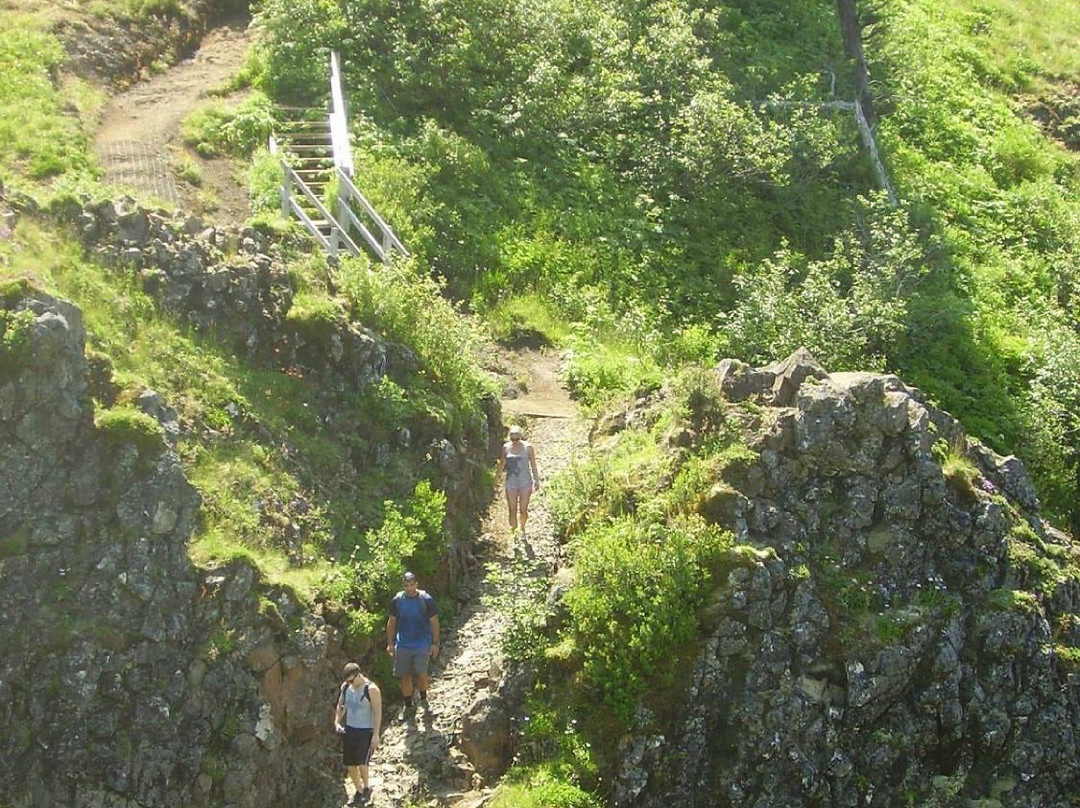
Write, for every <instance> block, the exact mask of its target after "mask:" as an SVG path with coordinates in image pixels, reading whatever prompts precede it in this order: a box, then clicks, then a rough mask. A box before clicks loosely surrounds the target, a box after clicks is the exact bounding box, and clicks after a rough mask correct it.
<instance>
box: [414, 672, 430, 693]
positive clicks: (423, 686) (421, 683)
mask: <svg viewBox="0 0 1080 808" xmlns="http://www.w3.org/2000/svg"><path fill="white" fill-rule="evenodd" d="M427 688H428V675H427V674H426V673H418V674H416V689H417V690H419V691H420V692H421V693H427Z"/></svg>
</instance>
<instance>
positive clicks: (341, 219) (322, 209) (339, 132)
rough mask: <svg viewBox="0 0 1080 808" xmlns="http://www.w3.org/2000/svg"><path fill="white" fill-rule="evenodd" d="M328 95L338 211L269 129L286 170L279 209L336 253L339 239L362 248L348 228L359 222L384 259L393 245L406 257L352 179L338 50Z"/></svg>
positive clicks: (332, 57) (354, 251)
mask: <svg viewBox="0 0 1080 808" xmlns="http://www.w3.org/2000/svg"><path fill="white" fill-rule="evenodd" d="M330 99H331V105H330V113H329V115H328V118H327V121H328V124H329V128H330V143H331V147H332V149H333V158H334V177H335V178H336V179H337V183H338V192H337V201H336V206H337V209H338V212H337V216H334V215H333V214H331V213H330V211H328V210H327V209H326V206H325V205H323V203H322V202H321V201H320V200H319V198H318V197H317V196H316V195H315V194H314V193H313V192H312V190H311V188H309V187H308V185H307V183H306V182H305V181H304V179H303V178H302V177H301V176H300V174H299V173H298V172H297V171H296V170H295V169H293V168H292V166H290V165H289V164H288V162H286V160H285V157H284V155H283V152H282V149H281V148H280V146H279V144H278V142H277V140H276V139H275V138H274V136H273V135H271V136H270V139H269V142H268V146H269V149H270V153H271V154H274V155H278V157H279V160H280V162H281V167H282V171H283V172H284V176H283V180H282V184H281V213H282V215H283V216H285V217H286V218H288V217H289V215H290V214H292V215H295V216H296V217H297V218H298V219H299V220H300V222H301V224H303V226H304V228H305V229H306V230H307V231H308V232H309V233H311V234H312V235H313V236H314V237H315V239H316V240H317V241H318V242H319V244H321V245H322V246H323V248H324V249H326V251H327V252H329V253H330V254H331V255H334V254H336V253H337V249H338V244H339V242H340V243H342V244H344V246H345V249H346V250H348V251H349V252H350V253H351V254H352V255H359V254H360V248H359V247H358V246H357V245H356V242H355V241H353V239H352V238H351V237H350V236H349V228H350V227H355V228H356V229H357V230H358V231H360V235H361V236H363V238H364V242H365V243H367V245H368V246H369V247H371V250H372V252H374V253H375V255H376V256H377V257H378V259H379V260H380V261H383V262H384V263H388V262H389V261H390V250H391V249H396V250H397V251H398V252H400V253H401V254H402V255H404V256H405V257H408V256H409V251H408V250H407V249H405V245H404V244H402V243H401V239H399V238H398V237H397V235H396V234H395V233H394V231H393V230H392V229H391V228H390V225H388V224H387V223H386V221H385V220H384V219H383V218H382V217H381V216H380V215H379V214H378V212H377V211H376V210H375V208H374V207H373V206H372V204H371V203H370V202H368V200H367V198H366V197H365V196H364V195H363V194H362V193H360V190H359V189H358V188H357V187H356V184H355V183H354V182H353V172H354V165H353V157H352V147H351V146H350V144H349V120H348V115H347V114H346V108H345V93H344V92H343V90H342V81H341V60H340V57H339V56H338V54H337V53H336V52H331V54H330ZM293 186H295V187H296V188H297V189H299V191H300V193H301V194H303V195H304V196H305V197H306V198H307V200H308V201H309V202H310V203H311V205H312V206H313V207H314V208H315V210H317V211H318V213H319V215H320V216H322V217H323V219H324V220H325V222H326V224H327V225H328V226H329V227H330V235H329V236H327V235H326V234H324V233H322V232H321V231H320V230H319V228H318V227H317V226H316V224H315V222H313V221H312V219H311V217H310V216H308V214H307V212H306V211H305V210H304V208H302V207H301V206H300V204H299V203H298V202H297V200H296V198H295V195H294V194H293V192H292V188H293ZM353 201H355V202H356V203H357V204H358V205H359V206H360V208H361V209H362V210H363V212H364V213H365V214H367V216H368V218H369V219H370V220H371V222H373V223H374V228H371V227H369V226H368V225H366V224H365V223H364V222H363V221H361V219H360V217H359V216H357V214H356V211H354V210H353V209H352V207H351V203H352V202H353ZM372 230H376V231H378V235H377V236H376V234H375V233H373V232H372Z"/></svg>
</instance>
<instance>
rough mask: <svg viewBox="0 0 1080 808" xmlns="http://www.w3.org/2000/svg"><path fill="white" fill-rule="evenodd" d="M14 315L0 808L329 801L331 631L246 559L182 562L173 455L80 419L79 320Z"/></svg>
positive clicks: (42, 302)
mask: <svg viewBox="0 0 1080 808" xmlns="http://www.w3.org/2000/svg"><path fill="white" fill-rule="evenodd" d="M11 305H14V307H15V308H16V309H17V310H20V311H29V312H31V313H32V315H33V320H32V322H31V323H30V326H29V330H28V343H27V345H26V346H25V349H24V351H23V353H22V357H21V361H19V362H17V363H14V364H13V365H11V366H10V367H9V366H8V365H5V366H4V367H5V368H8V369H7V370H5V372H4V373H3V374H2V375H0V577H2V580H3V586H2V587H0V727H2V730H0V804H4V805H17V806H24V805H26V806H29V805H34V806H46V805H69V806H73V807H74V808H91V806H94V807H97V806H169V805H189V806H210V805H214V806H219V805H236V806H262V805H299V804H305V805H319V804H322V802H323V801H324V800H330V801H333V799H334V798H335V796H337V795H339V794H340V787H339V786H338V785H337V784H336V783H334V782H333V781H331V780H327V779H324V778H323V777H322V776H321V775H317V774H316V775H313V772H315V773H317V772H320V771H322V770H323V769H324V768H328V766H327V760H328V756H332V755H333V754H334V749H335V744H334V740H333V737H332V734H331V733H328V732H326V731H325V730H326V726H327V724H328V713H329V707H328V705H327V703H326V701H327V697H326V694H327V693H331V692H332V691H333V687H334V681H335V675H334V671H332V670H331V662H330V661H329V659H330V658H335V663H334V664H333V667H334V668H336V667H337V663H336V659H337V658H338V657H337V656H336V655H337V654H339V653H340V644H341V637H340V634H339V632H338V631H337V630H336V629H334V628H332V627H330V626H328V625H326V624H325V622H324V621H323V620H322V619H321V617H319V616H318V615H313V614H310V613H308V612H306V611H304V610H302V609H301V608H300V606H299V604H297V603H295V602H294V601H293V599H292V598H291V596H289V595H288V594H287V593H285V592H277V591H272V590H271V591H268V590H267V588H266V587H265V586H264V585H262V584H261V583H260V582H259V581H258V580H257V576H256V574H255V572H254V570H253V568H252V567H250V566H249V565H248V564H246V563H235V564H232V565H230V566H228V567H224V568H221V569H218V570H211V571H206V572H201V571H199V570H196V569H195V568H194V567H193V566H192V564H191V562H190V560H189V557H188V553H187V541H188V539H189V537H190V535H191V533H192V531H193V529H194V526H195V522H196V519H197V517H198V510H199V505H200V498H199V495H198V493H197V492H196V491H195V489H194V488H193V487H192V486H191V484H190V483H189V482H188V481H187V479H186V478H185V476H184V474H183V472H182V470H181V468H180V465H179V459H178V457H177V456H176V454H175V452H174V451H173V450H172V449H170V448H168V447H166V446H162V447H160V448H159V449H158V450H157V451H156V452H154V453H151V454H149V455H147V456H142V455H140V452H145V451H147V450H145V449H140V448H139V446H137V445H136V444H134V443H126V442H119V443H118V442H117V440H116V439H115V438H111V439H108V438H106V437H105V436H103V435H102V433H101V432H100V431H99V430H97V429H96V428H95V426H94V418H93V409H92V403H91V400H90V396H89V392H88V384H87V367H86V361H85V359H84V356H83V341H84V334H83V329H82V318H81V315H80V313H79V311H78V310H77V309H76V308H75V307H73V306H71V305H69V304H67V303H63V302H61V301H57V300H54V299H52V298H50V297H49V296H47V295H45V294H43V293H33V292H31V293H29V294H28V295H27V296H25V297H24V298H23V299H21V300H18V301H15V302H14V303H13V304H11ZM137 403H138V405H139V406H140V407H142V408H143V409H144V411H146V412H148V413H149V414H151V415H153V416H154V417H156V418H158V419H159V420H160V421H162V423H163V424H164V425H166V426H167V425H168V424H169V423H170V419H171V421H172V422H174V421H175V412H174V411H172V410H171V408H169V407H168V406H167V405H166V404H165V403H164V402H162V401H161V399H160V397H159V396H157V395H156V394H153V393H149V394H147V395H144V396H143V397H142V398H141V399H140V400H139V402H137ZM267 599H269V600H270V601H272V602H273V603H274V605H275V610H276V611H275V610H270V611H275V614H274V615H273V617H272V616H271V615H268V614H266V612H267V611H268V610H266V609H260V600H263V601H265V600H267Z"/></svg>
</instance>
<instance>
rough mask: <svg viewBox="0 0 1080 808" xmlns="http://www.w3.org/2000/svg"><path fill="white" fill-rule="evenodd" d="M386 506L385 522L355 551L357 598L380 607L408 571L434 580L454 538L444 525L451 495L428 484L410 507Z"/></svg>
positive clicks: (422, 485) (352, 560)
mask: <svg viewBox="0 0 1080 808" xmlns="http://www.w3.org/2000/svg"><path fill="white" fill-rule="evenodd" d="M384 506H385V514H386V515H385V518H384V519H383V523H382V524H381V525H380V526H379V527H378V528H376V529H374V530H370V531H368V532H367V534H366V535H365V536H364V545H363V546H357V547H356V548H354V550H353V553H352V557H351V558H350V564H351V565H352V566H353V568H354V570H355V573H356V578H355V584H354V590H353V591H354V594H355V599H356V600H357V601H358V602H360V603H362V604H366V605H368V606H371V607H372V608H375V609H378V608H380V607H381V605H382V604H383V602H384V601H385V599H386V597H388V595H389V594H391V593H393V592H394V591H396V589H397V587H398V585H399V583H400V581H401V576H402V574H403V573H404V572H405V570H407V569H411V570H413V571H414V572H416V573H417V575H419V576H420V577H421V578H425V577H430V576H431V575H432V574H433V573H434V572H435V570H436V569H437V568H438V564H439V562H440V561H441V560H442V557H443V555H444V554H445V552H446V548H447V538H448V537H447V534H446V530H445V529H444V527H443V522H444V520H445V518H446V494H445V493H443V492H442V491H439V490H437V489H435V488H433V487H432V485H431V483H429V482H428V481H427V480H421V481H420V482H418V483H417V484H416V487H415V488H414V489H413V495H412V498H411V499H410V500H409V501H408V502H407V503H405V504H404V505H398V504H397V503H395V502H393V501H389V500H388V501H387V502H385V503H384Z"/></svg>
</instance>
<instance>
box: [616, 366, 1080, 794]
mask: <svg viewBox="0 0 1080 808" xmlns="http://www.w3.org/2000/svg"><path fill="white" fill-rule="evenodd" d="M717 381H718V384H719V386H720V387H721V388H722V390H723V391H724V394H725V396H726V397H728V400H729V401H732V402H741V401H751V402H755V404H756V407H757V408H758V411H760V410H761V409H762V408H763V412H764V415H762V416H761V418H760V421H759V422H760V423H761V424H763V425H762V426H761V427H760V429H759V430H758V431H757V432H755V433H754V434H753V435H748V440H749V441H750V445H751V448H753V449H755V450H757V451H758V452H759V453H760V454H759V460H758V462H757V465H756V468H755V469H753V470H752V471H751V472H747V471H746V470H745V469H743V470H741V471H740V473H739V474H738V475H737V476H735V477H732V478H730V479H729V478H723V479H718V480H717V481H716V490H718V491H719V490H722V491H723V492H724V495H723V497H722V498H720V499H717V500H716V501H713V500H707V501H706V503H705V505H704V506H703V507H704V511H703V512H705V513H707V515H708V517H709V518H711V519H713V520H715V521H717V522H719V523H720V524H722V525H723V526H725V527H727V528H729V529H731V530H732V531H733V532H734V533H735V535H736V536H737V537H738V539H739V540H741V541H744V542H746V543H748V544H750V545H752V546H753V547H754V548H756V552H753V553H750V552H744V553H738V554H734V555H733V558H732V560H731V565H730V568H729V570H728V573H727V575H726V578H725V579H724V580H723V582H722V583H721V586H720V590H719V591H718V592H717V593H715V594H714V596H713V598H712V602H713V603H714V604H719V606H714V607H710V610H709V611H708V613H707V614H706V615H705V616H704V617H703V624H704V625H705V627H706V632H707V636H706V637H705V639H704V640H703V642H702V651H701V653H700V655H699V657H698V658H697V660H696V665H695V668H694V674H693V678H692V683H691V684H690V686H689V687H688V689H687V691H686V693H685V703H684V704H683V706H682V708H681V715H680V717H679V718H678V719H677V720H675V721H674V722H673V723H671V724H668V725H665V726H656V725H655V723H651V724H650V723H646V725H644V726H642V727H641V728H640V729H639V730H638V731H637V732H636V733H635V734H634V735H633V736H630V737H628V738H627V739H625V740H624V742H623V745H622V749H623V761H622V766H621V775H620V780H619V782H618V783H617V784H616V787H615V789H614V794H615V801H616V804H618V805H626V806H644V807H647V808H662V807H663V808H667V806H672V805H678V806H681V807H682V808H702V807H704V806H710V807H711V806H733V807H734V806H746V807H747V808H750V807H751V806H753V807H754V808H758V807H761V806H796V805H807V806H810V805H813V806H819V805H820V806H880V807H881V808H892V806H900V805H931V804H933V805H942V806H946V805H948V806H973V805H980V806H1002V807H1004V808H1021V807H1022V808H1037V806H1041V807H1044V808H1045V807H1049V806H1055V807H1057V806H1060V807H1061V808H1064V806H1066V805H1069V804H1071V803H1072V802H1073V801H1075V798H1076V795H1077V794H1080V754H1078V753H1080V668H1078V667H1077V662H1076V659H1077V658H1080V647H1078V646H1077V639H1078V636H1077V635H1078V634H1080V632H1077V631H1075V630H1072V629H1071V627H1075V626H1076V625H1078V619H1080V618H1078V615H1077V609H1078V607H1080V585H1078V581H1080V568H1078V566H1077V557H1078V555H1080V548H1078V547H1077V545H1076V544H1075V543H1074V542H1073V541H1072V540H1071V539H1070V538H1069V537H1067V536H1065V535H1064V534H1062V533H1060V532H1059V531H1056V530H1053V529H1052V528H1050V527H1049V526H1047V525H1046V524H1044V523H1043V522H1042V521H1041V520H1040V519H1039V517H1038V514H1037V512H1036V511H1035V508H1037V505H1038V503H1037V500H1036V497H1035V492H1034V488H1033V486H1032V484H1031V481H1030V479H1029V478H1028V476H1027V474H1026V473H1025V472H1024V469H1023V466H1022V465H1021V464H1020V462H1019V461H1018V460H1016V458H1001V457H998V456H996V455H994V454H993V452H991V451H990V450H989V449H987V448H985V447H983V446H981V445H979V444H978V443H976V442H975V441H972V440H970V439H968V438H966V437H965V436H964V433H963V430H962V428H961V426H960V425H959V424H958V423H957V422H956V421H954V420H953V419H951V418H949V417H948V416H947V415H946V414H944V413H942V412H939V411H936V410H934V409H933V408H932V407H930V406H929V405H927V404H926V402H925V400H924V398H923V396H922V395H921V394H920V393H919V391H917V390H914V389H912V388H909V387H907V386H905V385H904V384H903V383H902V382H901V381H900V380H899V379H897V378H895V377H893V376H885V375H869V374H854V373H834V374H827V373H825V372H824V371H823V370H821V369H820V368H819V367H818V366H817V365H816V363H814V362H813V360H812V358H811V357H809V356H807V355H800V354H796V355H795V356H793V357H791V358H789V359H788V360H787V361H785V362H782V363H778V364H777V365H774V366H770V367H768V368H761V369H751V368H748V367H746V366H744V365H742V364H740V363H738V362H735V361H733V360H726V361H725V362H724V363H722V364H721V365H720V367H719V368H718V370H717ZM737 411H738V407H737V406H735V405H734V404H733V405H732V408H731V412H732V414H735V413H736V412H737ZM732 420H733V421H734V420H736V419H735V418H733V419H732ZM657 739H664V740H659V741H658V740H657Z"/></svg>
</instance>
